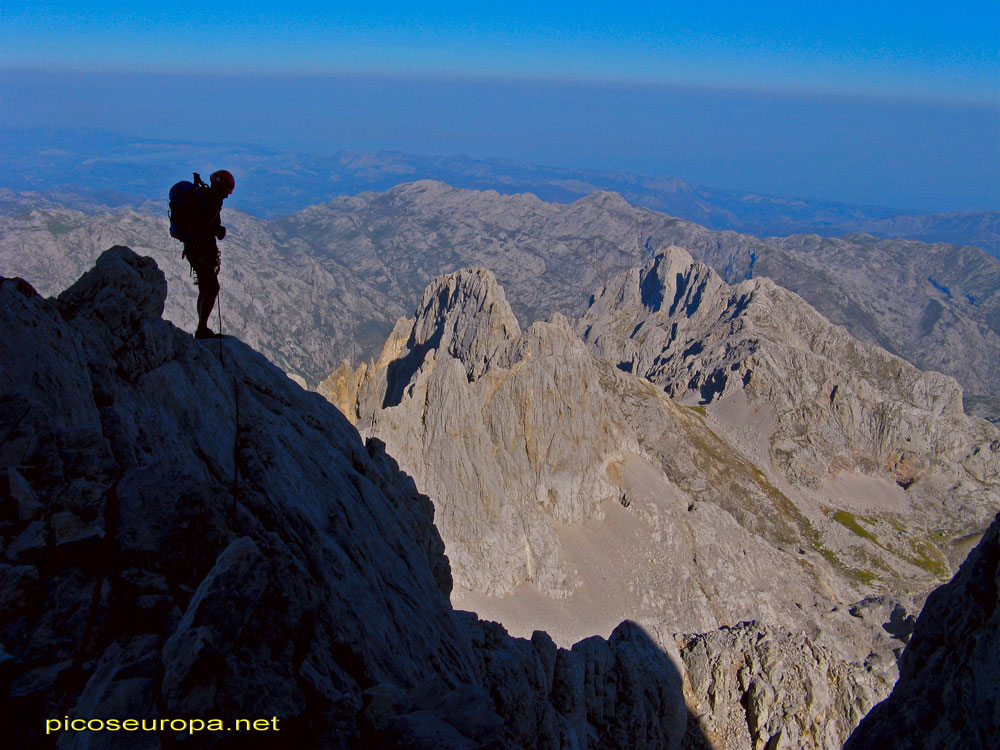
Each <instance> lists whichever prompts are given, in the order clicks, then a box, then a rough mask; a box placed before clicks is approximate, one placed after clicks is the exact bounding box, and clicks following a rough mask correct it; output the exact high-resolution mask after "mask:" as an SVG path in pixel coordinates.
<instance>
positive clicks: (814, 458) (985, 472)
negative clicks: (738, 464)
mask: <svg viewBox="0 0 1000 750" xmlns="http://www.w3.org/2000/svg"><path fill="white" fill-rule="evenodd" d="M578 330H579V331H580V333H581V334H582V336H583V337H584V339H585V340H586V341H587V342H588V343H590V344H591V346H592V347H593V348H594V349H595V351H596V352H598V353H599V354H600V355H601V356H603V357H605V358H607V359H609V360H611V361H612V362H614V363H616V364H617V365H618V366H619V367H620V368H621V369H624V370H626V371H628V372H632V373H634V374H636V375H640V376H642V377H644V378H647V379H649V380H650V381H652V382H654V383H656V384H657V385H658V386H660V387H661V388H662V389H663V390H664V391H665V392H666V393H667V394H669V395H670V396H673V397H675V398H678V399H680V400H681V401H682V402H683V403H689V404H697V405H700V406H702V407H704V408H707V409H708V410H709V413H711V414H713V415H716V417H717V418H718V419H719V420H720V422H722V423H723V424H726V423H728V424H729V425H730V426H731V427H733V428H735V429H738V430H741V429H743V428H742V427H741V426H740V422H741V421H744V420H745V419H747V418H749V414H748V413H747V412H746V408H745V405H747V404H749V406H750V408H751V409H753V410H754V411H755V412H758V413H761V414H763V415H765V417H766V419H768V420H773V426H772V427H771V428H770V429H769V430H768V431H767V434H765V435H762V436H761V437H762V438H763V439H764V440H766V441H767V442H768V443H769V444H770V450H769V454H770V460H772V461H774V463H775V464H776V465H777V466H779V467H780V468H781V470H782V471H783V473H784V474H785V477H786V478H787V479H789V480H790V481H792V482H795V483H800V484H804V485H809V486H816V485H818V484H819V483H821V482H822V481H823V479H824V478H825V477H827V476H834V475H836V474H837V473H838V472H841V471H848V472H857V473H860V474H869V475H871V474H874V475H879V474H881V475H882V476H891V477H892V479H893V480H894V481H896V482H897V483H898V484H899V486H901V487H910V486H911V485H913V484H914V483H916V482H917V481H918V480H919V479H921V478H922V477H930V476H931V475H933V474H935V473H945V474H948V475H951V476H953V477H954V478H955V479H956V480H959V479H960V478H961V477H963V476H965V475H967V474H968V473H971V475H972V476H975V477H977V479H978V481H980V482H984V483H985V484H987V485H993V486H995V485H996V483H997V475H998V467H1000V453H998V450H997V448H996V447H994V446H998V445H1000V443H997V442H996V440H997V437H998V434H997V432H996V429H995V428H993V427H991V426H990V425H988V424H986V423H985V422H982V421H981V420H976V419H971V418H969V417H966V416H965V414H964V413H963V412H962V393H961V389H960V388H959V386H958V384H957V383H956V382H955V381H954V380H953V379H952V378H949V377H947V376H944V375H941V374H939V373H935V372H921V371H919V370H917V369H916V368H914V367H913V366H912V365H910V364H908V363H907V362H905V361H903V360H902V359H900V358H898V357H896V356H894V355H892V354H890V353H888V352H886V351H884V350H882V349H880V348H878V347H876V346H874V345H871V344H865V343H862V342H860V341H858V340H856V339H854V338H852V337H851V336H850V335H849V334H848V333H847V331H846V330H845V329H843V328H842V327H840V326H835V325H832V324H831V323H830V322H829V321H827V320H826V319H825V318H824V317H823V316H822V315H820V314H819V313H818V312H816V310H814V309H813V308H812V307H811V306H810V305H808V304H807V303H806V302H805V301H804V300H802V299H801V298H800V297H798V296H797V295H796V294H794V293H792V292H789V291H788V290H786V289H783V288H781V287H779V286H777V285H776V284H774V283H773V282H771V281H770V280H769V279H767V278H757V279H753V280H748V281H743V282H740V283H739V284H736V285H733V286H729V285H728V284H726V283H724V282H723V281H722V280H721V278H720V277H719V276H718V275H717V274H716V273H715V272H714V271H712V270H711V269H709V268H708V267H706V266H704V265H702V264H700V263H696V262H694V261H692V260H691V257H690V256H689V255H688V254H687V253H685V252H684V251H682V250H679V249H675V248H671V249H670V250H669V251H667V252H666V253H663V254H658V255H657V256H656V257H654V258H653V259H652V260H651V261H650V262H649V263H648V264H646V266H645V267H644V268H642V269H641V270H633V271H629V272H626V273H623V274H620V275H619V276H617V277H616V278H615V279H613V280H612V281H611V282H610V283H609V284H607V285H606V286H605V287H604V288H602V289H601V290H600V291H599V292H598V293H597V294H596V295H595V297H594V300H593V302H592V304H591V306H590V308H589V309H588V311H587V312H586V313H585V314H584V316H583V317H582V318H581V320H580V321H579V323H578ZM945 434H947V435H948V436H949V437H948V438H946V439H943V440H942V439H938V438H937V437H935V436H937V435H941V436H943V435H945ZM932 484H933V483H932ZM929 488H930V485H928V489H929ZM935 494H940V492H939V491H937V490H935ZM979 495H981V497H982V499H984V500H987V502H986V503H985V504H982V505H980V504H978V503H977V502H976V501H971V498H970V501H966V500H962V501H959V502H958V503H957V505H961V506H963V508H964V510H963V511H962V512H963V513H968V514H969V517H968V518H967V520H971V518H972V517H973V516H974V517H975V518H976V519H977V520H976V521H975V523H978V524H983V525H985V524H986V523H987V522H988V519H989V518H990V517H991V516H992V512H993V510H991V509H994V510H995V507H996V505H997V500H996V497H995V495H994V494H993V493H992V492H990V491H981V492H979ZM941 500H942V501H945V502H949V503H951V502H954V501H955V495H954V493H951V501H948V500H945V498H944V497H943V496H942V497H941Z"/></svg>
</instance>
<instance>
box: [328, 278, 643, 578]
mask: <svg viewBox="0 0 1000 750" xmlns="http://www.w3.org/2000/svg"><path fill="white" fill-rule="evenodd" d="M556 363H558V368H557V367H556ZM602 377H603V374H602V373H601V372H600V371H599V369H598V368H596V367H595V366H594V364H593V362H592V358H591V357H590V356H589V355H588V354H587V351H586V348H585V347H584V345H583V343H582V342H581V341H580V340H579V338H578V337H576V336H575V335H574V334H573V332H572V330H571V329H570V326H569V324H568V322H567V321H566V319H565V318H563V317H562V316H557V317H555V318H554V319H553V320H552V321H550V322H548V323H536V324H534V325H533V326H531V327H530V328H529V329H528V330H527V331H525V332H524V333H523V334H522V332H521V330H520V327H519V326H518V323H517V320H516V319H515V317H514V315H513V313H512V312H511V309H510V306H509V305H508V304H507V301H506V299H505V297H504V294H503V290H502V289H501V288H500V287H499V285H498V284H497V282H496V279H495V278H494V277H493V274H492V273H490V272H489V271H485V270H482V269H475V270H470V271H459V272H456V273H454V274H448V275H446V276H443V277H442V278H441V279H439V281H438V283H436V284H432V285H430V286H428V288H427V290H426V291H425V293H424V295H423V297H422V298H421V300H420V303H419V304H418V306H417V316H416V318H415V319H413V320H411V321H400V322H399V323H397V325H396V328H395V329H394V331H393V334H392V335H391V336H390V338H389V340H388V341H387V343H386V346H385V348H384V349H383V352H382V355H381V356H380V358H379V360H378V361H377V362H374V363H372V364H371V365H370V366H364V367H362V368H361V369H360V370H359V372H358V374H357V376H356V377H354V378H353V380H350V379H348V381H349V382H350V383H351V384H350V385H341V386H340V390H341V391H343V392H345V393H348V392H353V393H356V394H357V396H356V400H355V402H354V403H353V404H342V406H343V408H344V409H345V411H347V412H349V413H350V414H352V415H353V418H354V420H355V421H356V423H357V424H358V425H359V426H360V427H361V428H362V429H363V430H364V431H365V434H368V435H377V436H379V437H380V439H384V440H385V441H386V442H387V445H388V446H389V451H390V453H393V455H395V456H396V457H397V459H398V460H399V461H400V462H401V465H402V466H405V467H407V471H408V472H409V473H411V475H412V476H413V477H414V479H415V480H416V482H417V484H418V486H420V487H423V488H424V490H423V491H424V492H427V493H429V494H430V495H432V496H433V497H434V498H435V501H436V502H437V503H438V506H437V507H438V511H437V522H438V524H439V528H441V529H443V530H445V531H444V534H445V536H446V538H447V539H448V543H449V547H448V554H449V557H450V558H451V560H452V565H453V568H454V570H455V575H456V577H457V579H458V582H459V585H460V586H462V587H463V588H465V589H470V590H476V591H481V592H483V593H488V594H498V595H499V594H502V593H504V592H506V591H509V590H510V589H511V588H512V587H513V586H515V585H516V584H518V583H520V582H523V581H526V580H533V581H538V582H539V584H540V585H542V586H543V587H544V588H546V590H549V591H551V592H553V593H557V592H562V591H564V588H565V585H566V584H565V575H566V574H565V571H564V570H563V569H562V567H561V566H560V564H559V561H558V556H557V555H556V553H555V547H556V540H555V538H554V533H553V528H552V519H555V520H557V521H558V522H561V523H572V522H574V521H579V520H581V519H583V518H586V517H590V516H593V515H594V514H596V513H598V512H599V504H600V503H601V501H603V500H605V499H610V498H613V497H616V496H617V495H616V489H615V487H613V486H612V484H611V483H610V482H609V480H608V478H607V467H608V465H609V464H610V463H611V462H612V461H615V460H617V459H618V458H619V457H620V455H621V451H622V450H623V449H624V448H626V447H627V446H628V444H629V439H630V438H629V436H628V435H626V434H625V432H624V430H623V429H622V427H621V425H622V424H623V420H622V419H620V418H617V413H618V411H619V410H618V409H617V407H616V406H615V405H614V404H613V403H611V402H610V401H609V400H608V398H607V394H606V392H605V390H604V389H603V388H602V386H601V383H600V380H601V378H602ZM344 378H345V376H344V375H343V373H340V374H335V376H334V378H333V380H334V381H336V382H338V383H344V382H345V381H344ZM336 390H338V389H337V388H334V387H333V384H332V383H329V384H324V385H321V387H320V391H321V392H327V393H332V392H334V391H336ZM540 391H541V392H545V393H546V394H548V395H549V396H550V397H549V398H547V399H544V400H541V399H536V398H535V394H536V393H538V392H540Z"/></svg>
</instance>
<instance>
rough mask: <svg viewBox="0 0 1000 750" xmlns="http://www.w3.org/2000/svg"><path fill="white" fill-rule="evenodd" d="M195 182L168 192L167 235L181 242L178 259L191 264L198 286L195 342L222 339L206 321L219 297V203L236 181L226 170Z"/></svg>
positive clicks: (222, 229) (221, 229)
mask: <svg viewBox="0 0 1000 750" xmlns="http://www.w3.org/2000/svg"><path fill="white" fill-rule="evenodd" d="M194 180H195V181H194V182H193V183H191V182H179V183H177V184H176V185H175V186H174V187H173V188H171V190H170V221H171V225H170V234H171V236H173V237H175V238H176V239H179V240H181V241H182V242H183V243H184V252H183V253H182V255H181V257H183V258H187V259H188V262H189V263H190V264H191V271H192V273H193V274H194V278H195V282H194V283H195V284H197V285H198V302H197V310H198V329H197V330H196V331H195V334H194V336H195V338H197V339H216V338H221V337H222V333H221V332H220V333H216V332H215V331H213V330H212V329H211V328H209V327H208V318H209V316H210V315H211V314H212V309H213V308H214V307H215V301H216V299H217V298H218V296H219V269H220V267H221V263H222V255H221V253H220V252H219V246H218V244H217V242H216V241H217V240H221V239H223V238H224V237H225V236H226V228H225V227H224V226H222V219H221V217H220V212H221V211H222V202H223V201H224V200H225V199H226V198H228V197H229V196H230V195H231V194H232V192H233V190H234V189H235V187H236V180H235V179H233V176H232V174H230V173H229V172H227V171H226V170H225V169H220V170H218V171H217V172H213V173H212V175H211V176H210V177H209V178H208V180H209V184H208V185H206V184H205V183H204V182H202V181H201V178H200V177H199V176H198V174H197V173H195V175H194Z"/></svg>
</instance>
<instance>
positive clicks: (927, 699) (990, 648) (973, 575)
mask: <svg viewBox="0 0 1000 750" xmlns="http://www.w3.org/2000/svg"><path fill="white" fill-rule="evenodd" d="M997 737H1000V515H998V516H997V518H996V519H995V520H994V521H993V525H992V526H990V528H989V529H988V530H987V532H986V534H985V535H984V536H983V538H982V540H981V541H980V542H979V545H978V546H977V547H976V549H974V550H973V551H972V552H971V553H970V554H969V557H968V558H967V559H966V561H965V562H964V563H963V564H962V567H961V569H960V570H959V571H958V573H956V574H955V577H954V578H953V579H952V580H951V582H949V583H948V584H946V585H944V586H942V587H941V588H939V589H937V590H936V591H935V592H934V593H933V594H931V595H930V596H929V597H927V602H926V604H925V605H924V609H923V611H922V612H921V613H920V617H919V618H918V619H917V624H916V627H915V629H914V631H913V637H912V638H911V639H910V643H909V645H908V646H907V647H906V650H905V651H904V652H903V656H902V658H901V659H900V661H899V681H898V682H897V683H896V686H895V688H893V691H892V694H891V695H890V696H889V697H888V698H887V699H886V700H884V701H883V702H882V703H880V704H879V705H877V706H876V707H875V708H874V709H872V711H871V713H869V714H868V716H867V717H865V719H864V721H862V722H861V725H860V726H859V727H858V728H857V729H856V730H855V732H854V733H853V734H852V735H851V738H850V740H849V741H848V743H847V745H846V746H845V747H846V748H847V750H863V749H864V748H870V747H879V748H887V749H889V750H892V749H898V750H909V749H913V750H917V749H918V748H928V747H934V748H941V750H960V749H964V748H969V749H970V750H971V749H972V748H985V747H991V746H995V745H996V742H997ZM991 738H992V739H991Z"/></svg>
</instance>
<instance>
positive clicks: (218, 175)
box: [208, 169, 236, 196]
mask: <svg viewBox="0 0 1000 750" xmlns="http://www.w3.org/2000/svg"><path fill="white" fill-rule="evenodd" d="M208 182H209V184H211V186H212V187H221V188H223V189H224V190H225V191H226V195H227V196H228V195H230V194H231V193H232V192H233V190H235V189H236V180H235V179H233V175H232V173H230V172H227V171H226V170H225V169H220V170H219V171H217V172H212V176H211V177H209V178H208Z"/></svg>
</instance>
